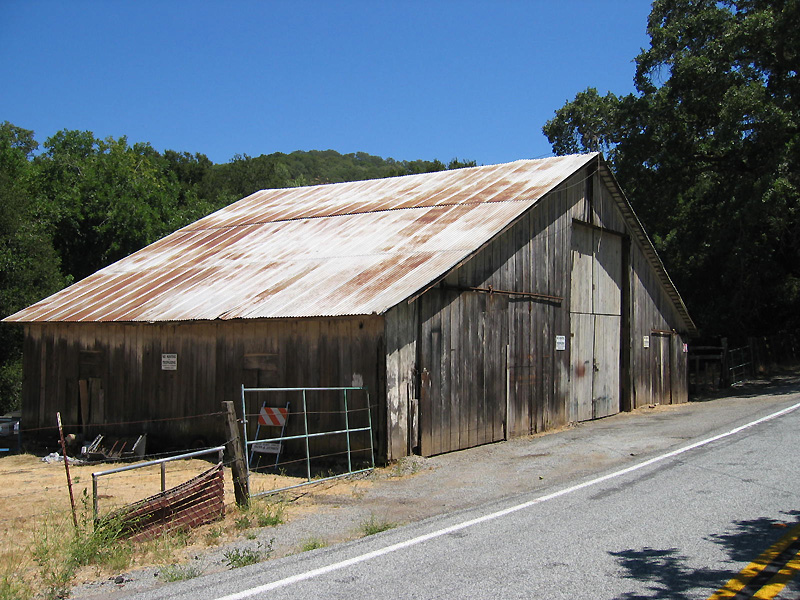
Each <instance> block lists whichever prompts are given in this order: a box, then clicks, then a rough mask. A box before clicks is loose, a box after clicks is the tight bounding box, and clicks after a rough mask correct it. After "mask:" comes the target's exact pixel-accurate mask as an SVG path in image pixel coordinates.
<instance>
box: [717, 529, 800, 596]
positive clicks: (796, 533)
mask: <svg viewBox="0 0 800 600" xmlns="http://www.w3.org/2000/svg"><path fill="white" fill-rule="evenodd" d="M798 538H800V524H798V525H795V526H794V527H793V528H792V529H791V530H789V532H788V533H787V534H786V535H784V536H783V537H782V538H781V539H779V540H778V541H777V542H775V543H774V544H773V545H772V546H770V547H769V548H767V549H766V550H765V551H764V552H762V553H761V555H760V556H759V557H758V558H757V559H756V560H754V561H753V562H751V563H750V564H749V565H747V566H746V567H745V568H744V569H742V570H741V571H739V573H738V574H737V575H736V576H735V577H734V578H733V579H731V580H730V581H729V582H728V583H726V584H725V585H724V586H723V587H721V588H720V589H719V590H717V591H716V592H714V593H713V594H712V595H711V596H709V597H708V600H722V599H723V598H733V597H734V596H735V595H736V594H737V593H738V592H739V591H741V590H742V589H743V588H744V587H745V586H746V585H747V584H748V583H750V581H752V580H753V579H754V578H755V577H757V576H758V575H759V574H760V573H761V572H762V571H763V570H764V569H765V568H766V567H767V566H769V565H770V564H771V563H772V562H773V561H774V560H775V559H776V558H777V557H778V556H779V555H780V553H781V552H783V551H784V550H786V548H788V547H789V546H790V545H791V544H792V543H794V542H795V541H796V540H797V539H798ZM798 563H800V560H798V556H797V555H795V557H794V558H793V559H792V560H790V561H789V562H788V563H787V564H786V565H785V566H784V567H783V568H782V569H781V570H780V571H779V572H778V573H777V574H776V575H775V576H774V577H773V578H772V579H771V580H770V581H769V582H768V583H767V584H766V585H765V586H764V587H762V588H761V590H764V588H766V587H769V586H771V585H772V584H773V582H776V580H779V579H780V578H783V577H786V579H785V581H784V582H783V584H781V585H780V588H778V589H777V591H775V594H777V593H778V592H780V590H782V589H783V588H784V586H785V585H786V583H788V582H789V580H790V579H791V578H792V577H793V576H794V574H795V572H796V571H797V569H798V567H797V566H794V567H790V566H789V565H797V564H798ZM784 571H787V572H788V573H784ZM776 585H777V582H776ZM761 590H759V592H758V593H759V594H760V593H761ZM775 594H773V595H772V596H763V598H774V596H775ZM753 598H759V600H760V599H761V598H762V596H759V595H755V596H753Z"/></svg>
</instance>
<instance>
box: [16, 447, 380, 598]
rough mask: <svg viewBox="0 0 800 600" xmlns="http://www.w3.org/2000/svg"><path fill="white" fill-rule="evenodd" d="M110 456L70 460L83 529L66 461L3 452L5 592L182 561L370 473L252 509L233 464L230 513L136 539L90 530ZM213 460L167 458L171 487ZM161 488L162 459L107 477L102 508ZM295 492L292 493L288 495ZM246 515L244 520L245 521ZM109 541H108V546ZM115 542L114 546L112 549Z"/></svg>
mask: <svg viewBox="0 0 800 600" xmlns="http://www.w3.org/2000/svg"><path fill="white" fill-rule="evenodd" d="M112 466H113V465H109V464H102V465H99V464H95V465H86V466H75V465H70V473H71V475H72V479H73V494H74V497H75V501H76V504H77V509H78V519H79V524H80V527H79V531H78V533H77V534H76V532H75V529H74V527H73V525H72V517H71V511H70V500H69V492H68V488H67V481H66V475H65V471H64V465H63V464H61V463H59V464H48V463H45V462H42V461H41V459H39V458H38V457H36V456H33V455H28V454H23V455H12V456H4V457H2V458H0V481H2V482H3V486H2V488H0V548H2V550H0V600H7V599H11V598H15V599H26V598H32V597H34V594H39V596H37V597H43V598H57V597H59V595H60V594H63V593H64V592H65V591H66V590H68V588H69V587H70V586H71V585H72V584H75V583H77V582H82V581H90V580H95V579H98V578H105V577H108V576H109V575H113V574H118V573H119V572H120V571H122V570H126V569H130V568H135V567H140V566H158V565H166V564H179V563H181V562H182V561H184V560H186V558H187V557H189V556H191V555H193V554H196V553H197V552H200V551H202V550H203V549H205V548H208V547H209V546H217V545H222V544H225V543H227V542H229V541H233V540H234V539H236V538H238V537H241V536H242V535H245V534H246V532H247V529H248V528H259V527H269V526H274V525H277V524H279V523H281V522H285V521H289V520H291V519H292V518H294V517H296V516H298V515H301V514H303V513H305V512H308V511H313V510H315V505H316V501H317V499H318V498H319V497H320V496H325V495H327V494H338V495H341V494H348V493H352V494H353V495H357V494H363V493H364V491H365V490H366V489H367V488H368V487H369V486H370V485H372V484H371V482H370V481H368V480H357V481H348V480H337V481H332V482H325V483H323V484H320V485H318V486H314V489H313V493H308V492H309V488H299V489H298V490H297V492H296V493H294V494H284V495H283V496H280V497H276V496H266V497H264V498H263V499H259V500H254V501H253V502H252V503H251V506H250V507H248V508H247V509H246V510H241V509H239V508H237V507H236V505H235V503H234V498H233V492H232V490H233V484H232V481H231V476H230V471H229V470H227V469H226V470H225V490H226V499H225V500H226V501H225V505H226V514H225V518H224V519H223V520H222V521H218V522H216V523H212V524H210V525H206V526H203V527H201V528H198V529H197V530H194V531H191V532H188V533H183V534H176V535H171V536H160V537H159V538H157V539H155V540H153V541H151V542H146V543H142V544H138V545H136V546H132V545H129V544H126V543H113V542H109V541H108V540H104V539H103V538H96V537H95V536H94V534H93V533H92V531H91V497H92V472H97V471H102V470H106V469H109V468H112ZM208 466H209V463H208V462H205V461H201V460H188V461H176V462H174V463H168V464H167V471H166V473H167V478H166V479H167V481H166V483H167V487H168V488H169V487H172V486H175V485H178V484H179V483H183V482H184V481H186V480H188V479H190V478H191V477H193V476H195V475H198V474H199V473H201V472H202V471H204V470H206V469H207V468H208ZM301 481H303V480H301V479H294V478H289V477H283V476H279V475H265V474H258V473H254V474H252V475H251V489H252V491H253V492H254V493H255V492H259V491H265V490H270V489H274V488H276V487H285V486H290V485H293V484H296V483H300V482H301ZM160 490H161V471H160V468H159V467H158V466H155V467H145V468H142V469H137V470H134V471H128V472H124V473H119V474H115V475H111V476H108V477H101V478H100V479H99V483H98V497H99V511H100V514H101V515H102V514H105V513H108V512H110V511H111V510H113V509H115V508H118V507H120V506H124V505H126V504H129V503H131V502H135V501H137V500H141V499H143V498H146V497H148V496H151V495H153V494H155V493H157V492H159V491H160ZM287 500H290V501H287ZM245 522H246V525H245ZM104 546H105V547H104ZM109 548H111V549H113V551H110V550H109Z"/></svg>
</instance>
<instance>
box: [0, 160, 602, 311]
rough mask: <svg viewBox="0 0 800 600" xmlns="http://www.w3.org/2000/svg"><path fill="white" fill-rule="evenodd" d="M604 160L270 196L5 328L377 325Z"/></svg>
mask: <svg viewBox="0 0 800 600" xmlns="http://www.w3.org/2000/svg"><path fill="white" fill-rule="evenodd" d="M596 156H597V155H596V154H584V155H572V156H562V157H554V158H546V159H540V160H521V161H516V162H512V163H508V164H502V165H492V166H485V167H473V168H468V169H459V170H454V171H441V172H437V173H426V174H422V175H409V176H405V177H396V178H391V179H377V180H370V181H357V182H350V183H337V184H330V185H321V186H313V187H304V188H290V189H278V190H263V191H260V192H256V193H255V194H252V195H251V196H248V197H247V198H244V199H243V200H240V201H238V202H236V203H234V204H232V205H230V206H228V207H226V208H224V209H222V210H220V211H217V212H215V213H213V214H211V215H209V216H207V217H205V218H203V219H200V220H199V221H197V222H195V223H192V224H191V225H188V226H187V227H184V228H182V229H180V230H178V231H176V232H175V233H173V234H171V235H169V236H167V237H165V238H163V239H161V240H159V241H157V242H155V243H154V244H151V245H150V246H147V247H146V248H143V249H142V250H140V251H138V252H136V253H134V254H132V255H131V256H129V257H127V258H124V259H122V260H120V261H118V262H117V263H114V264H113V265H110V266H108V267H106V268H105V269H102V270H100V271H98V272H97V273H95V274H93V275H91V276H89V277H87V278H86V279H84V280H82V281H80V282H78V283H76V284H74V285H72V286H70V287H68V288H66V289H64V290H62V291H61V292H58V293H57V294H54V295H53V296H50V297H49V298H46V299H44V300H42V301H41V302H37V303H36V304H34V305H33V306H30V307H29V308H26V309H24V310H22V311H20V312H18V313H16V314H14V315H12V316H10V317H8V318H7V319H6V321H14V322H34V321H43V322H44V321H120V322H125V321H144V322H150V321H153V322H155V321H186V320H212V319H255V318H276V317H311V316H339V315H363V314H381V313H384V312H385V311H387V310H388V309H390V308H391V307H392V306H395V305H396V304H398V303H399V302H402V301H403V300H405V299H407V298H409V297H411V296H413V295H414V294H415V293H416V292H418V291H419V290H421V289H423V288H424V287H425V286H427V285H429V284H430V283H431V282H432V281H435V280H436V279H437V278H439V277H441V276H442V275H443V274H445V273H447V272H448V271H449V270H450V269H452V268H453V267H454V266H456V265H458V264H459V263H460V262H461V261H463V260H464V259H465V258H466V257H467V256H469V255H470V254H471V253H473V252H474V251H475V250H477V249H478V248H480V247H481V246H482V245H483V244H484V243H485V242H487V241H488V240H489V239H491V238H492V237H493V236H494V235H496V234H497V233H498V232H499V231H501V230H503V229H504V228H505V227H506V226H507V225H508V224H510V223H511V222H513V221H514V219H516V218H517V217H518V216H519V215H521V214H522V213H523V212H524V211H525V210H527V209H528V208H529V207H530V206H532V205H533V204H535V203H536V202H537V201H538V200H539V199H540V198H541V197H542V196H543V195H544V194H546V193H547V192H548V191H549V190H551V189H552V188H554V187H555V186H557V185H558V184H559V183H561V182H562V181H564V180H565V179H566V178H567V177H569V176H570V175H571V174H573V173H574V172H575V171H577V170H578V169H580V168H581V167H583V166H584V165H586V164H587V163H588V162H589V161H591V160H592V159H594V158H595V157H596Z"/></svg>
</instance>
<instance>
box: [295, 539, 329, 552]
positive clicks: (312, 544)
mask: <svg viewBox="0 0 800 600" xmlns="http://www.w3.org/2000/svg"><path fill="white" fill-rule="evenodd" d="M326 545H327V544H326V543H325V541H324V540H321V539H319V538H309V539H307V540H306V541H304V542H303V545H302V546H301V547H300V550H301V551H302V552H309V551H310V550H316V549H317V548H324V547H325V546H326Z"/></svg>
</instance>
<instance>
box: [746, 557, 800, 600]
mask: <svg viewBox="0 0 800 600" xmlns="http://www.w3.org/2000/svg"><path fill="white" fill-rule="evenodd" d="M798 570H800V554H795V555H794V558H792V560H790V561H789V562H788V563H786V565H785V566H784V567H783V568H782V569H781V570H780V571H778V572H777V573H776V574H775V576H774V577H773V578H772V579H770V580H769V582H768V583H767V584H766V585H765V586H764V587H762V588H761V589H760V590H758V592H756V594H754V595H753V598H754V599H755V600H772V599H773V598H774V597H775V596H777V595H778V594H779V593H780V592H781V590H782V589H783V588H784V587H786V584H787V583H789V582H790V581H791V580H792V578H794V576H795V573H797V571H798Z"/></svg>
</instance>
